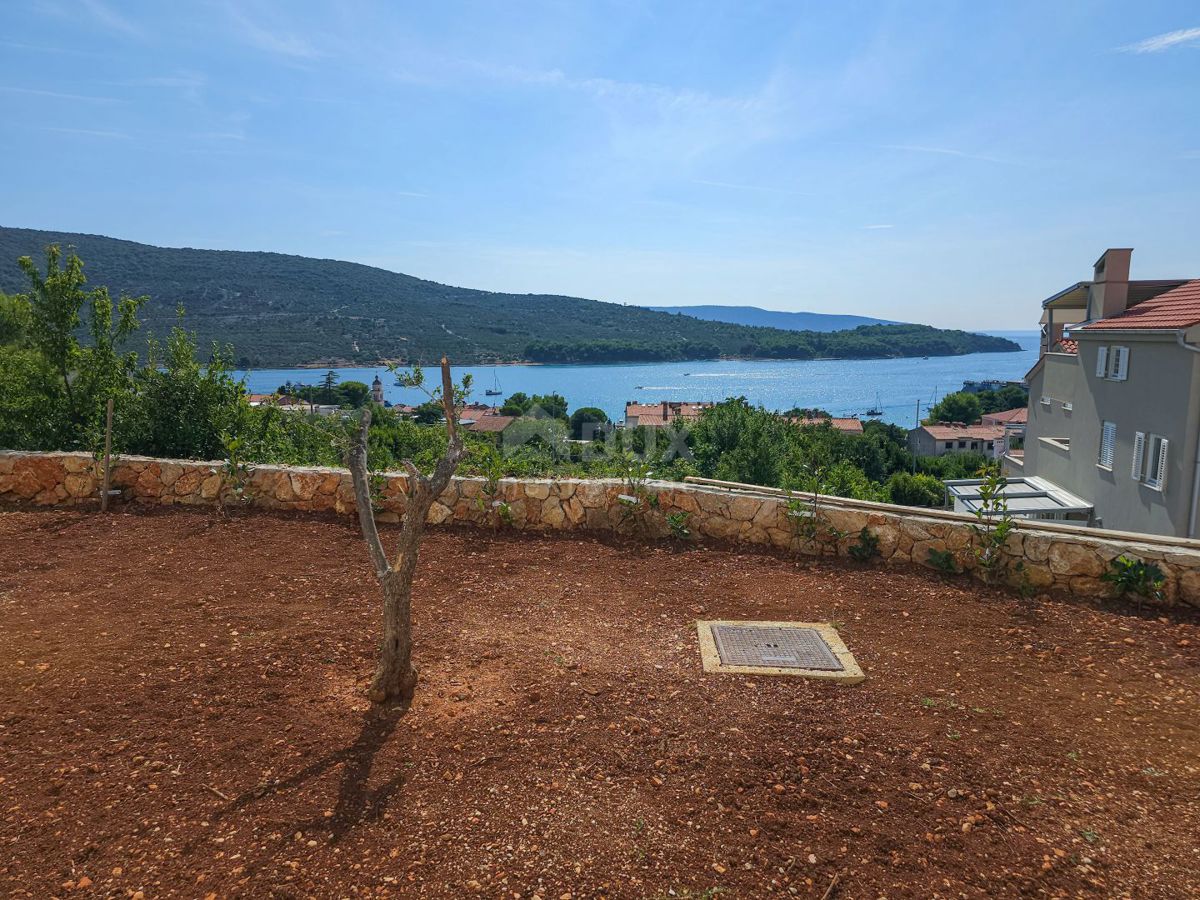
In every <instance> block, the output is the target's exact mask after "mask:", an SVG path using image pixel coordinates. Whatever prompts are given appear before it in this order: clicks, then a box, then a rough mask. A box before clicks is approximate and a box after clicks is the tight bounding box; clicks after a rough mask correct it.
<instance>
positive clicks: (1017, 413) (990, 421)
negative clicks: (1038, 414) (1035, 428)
mask: <svg viewBox="0 0 1200 900" xmlns="http://www.w3.org/2000/svg"><path fill="white" fill-rule="evenodd" d="M1028 421H1029V407H1027V406H1020V407H1018V408H1016V409H1006V410H1005V411H1004V412H994V413H987V414H986V415H984V416H983V419H982V424H984V425H1024V424H1025V423H1026V422H1028Z"/></svg>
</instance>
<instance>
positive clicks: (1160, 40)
mask: <svg viewBox="0 0 1200 900" xmlns="http://www.w3.org/2000/svg"><path fill="white" fill-rule="evenodd" d="M1189 44H1200V28H1180V29H1179V30H1178V31H1168V32H1166V33H1165V34H1156V35H1155V36H1154V37H1148V38H1146V39H1145V40H1144V41H1137V42H1135V43H1132V44H1126V45H1125V46H1124V47H1119V48H1118V49H1119V50H1122V51H1124V52H1125V53H1162V52H1163V51H1164V50H1170V49H1171V48H1173V47H1184V46H1187V45H1189Z"/></svg>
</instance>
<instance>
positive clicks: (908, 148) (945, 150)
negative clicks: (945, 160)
mask: <svg viewBox="0 0 1200 900" xmlns="http://www.w3.org/2000/svg"><path fill="white" fill-rule="evenodd" d="M883 149H884V150H903V151H905V152H907V153H933V154H936V155H938V156H957V157H959V158H960V159H977V160H980V161H981V162H992V163H1000V162H1004V160H1002V159H997V158H996V157H994V156H987V155H985V154H982V153H967V152H966V151H965V150H955V149H954V148H953V147H927V146H922V145H919V144H884V145H883Z"/></svg>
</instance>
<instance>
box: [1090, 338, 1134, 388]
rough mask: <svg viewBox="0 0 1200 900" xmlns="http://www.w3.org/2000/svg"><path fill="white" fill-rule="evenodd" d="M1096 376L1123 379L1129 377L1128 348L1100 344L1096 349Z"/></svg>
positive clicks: (1112, 379)
mask: <svg viewBox="0 0 1200 900" xmlns="http://www.w3.org/2000/svg"><path fill="white" fill-rule="evenodd" d="M1096 377H1097V378H1107V379H1108V380H1110V381H1125V380H1126V379H1127V378H1128V377H1129V348H1128V347H1118V346H1111V347H1109V346H1101V347H1098V348H1097V350H1096Z"/></svg>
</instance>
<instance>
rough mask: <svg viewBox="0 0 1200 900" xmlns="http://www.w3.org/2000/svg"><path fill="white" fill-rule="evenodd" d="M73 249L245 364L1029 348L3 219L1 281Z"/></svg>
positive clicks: (158, 326)
mask: <svg viewBox="0 0 1200 900" xmlns="http://www.w3.org/2000/svg"><path fill="white" fill-rule="evenodd" d="M50 243H58V244H61V245H62V247H63V250H64V251H65V250H66V249H67V247H68V246H71V247H73V248H74V250H75V252H76V253H78V255H79V256H80V257H82V258H83V260H84V262H85V274H86V275H87V278H88V282H89V284H91V285H107V286H108V287H109V288H110V290H112V291H113V292H114V294H115V293H117V292H120V291H124V292H126V293H128V294H130V295H133V296H139V295H142V294H146V295H149V296H150V298H151V299H150V302H149V303H147V304H146V305H145V306H144V307H143V308H142V311H141V317H142V319H143V322H144V326H145V327H144V328H143V332H142V333H143V334H152V335H154V336H156V337H158V338H160V339H161V338H164V337H165V336H166V334H167V332H168V330H169V328H170V326H171V325H172V324H174V323H175V319H176V308H177V307H178V306H179V305H180V304H182V305H183V306H184V307H185V308H186V310H187V320H186V325H187V327H188V328H189V329H190V330H192V331H194V332H196V335H197V338H198V341H199V343H200V345H201V346H206V345H207V344H208V343H209V342H211V341H217V342H219V343H222V344H232V345H233V346H234V348H235V354H236V355H235V362H236V363H237V364H238V365H240V366H243V367H245V366H254V367H256V368H260V367H270V366H293V365H308V364H314V365H315V364H321V365H332V364H335V363H336V364H345V365H354V364H359V365H368V364H373V363H376V362H378V361H380V360H398V361H402V362H425V363H428V362H430V361H433V360H435V359H437V358H438V357H440V356H441V355H442V354H443V353H446V354H449V355H450V356H451V358H452V359H454V360H455V362H458V363H481V362H490V361H520V360H530V361H544V362H616V361H635V360H676V359H705V358H715V357H722V356H728V357H733V356H747V357H766V358H778V359H786V358H796V359H810V358H814V357H827V356H838V357H858V358H862V357H888V356H935V355H938V356H940V355H953V354H961V353H972V352H981V351H1010V350H1017V349H1019V348H1018V347H1017V345H1016V344H1014V343H1012V342H1011V341H1007V340H1004V339H1003V338H996V337H988V336H984V335H975V334H969V333H967V332H962V331H946V330H941V329H935V328H929V327H926V326H913V325H897V326H867V327H864V328H858V329H855V330H852V331H840V332H832V333H825V334H822V333H818V332H807V331H784V330H779V329H774V328H757V327H748V326H743V325H734V324H728V323H721V322H707V321H701V320H699V319H695V318H692V317H690V316H683V315H671V314H668V313H663V312H654V311H652V310H649V309H645V308H641V307H636V306H623V305H620V304H616V303H602V302H599V301H596V300H585V299H582V298H579V297H560V296H551V295H542V294H501V293H492V292H490V291H481V290H474V289H470V288H459V287H450V286H448V285H444V284H438V283H437V282H433V281H425V280H422V279H420V278H414V277H412V276H410V275H403V274H400V273H396V272H388V271H386V270H384V269H377V268H374V267H372V266H365V265H360V264H358V263H349V262H340V261H337V260H330V259H311V258H308V257H302V256H289V255H285V254H281V253H261V252H244V251H232V250H190V249H173V248H162V247H152V246H149V245H147V244H138V243H134V242H132V241H123V240H117V239H114V238H109V237H103V236H99V235H88V234H75V233H69V232H49V231H35V230H32V229H23V228H0V291H6V292H9V293H14V292H19V291H22V290H25V289H26V287H27V280H26V279H25V278H24V277H23V276H22V274H21V272H20V270H19V269H18V267H17V264H16V261H17V258H18V257H20V256H33V257H34V258H35V259H40V257H41V255H42V252H43V249H44V248H45V246H46V245H47V244H50Z"/></svg>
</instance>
